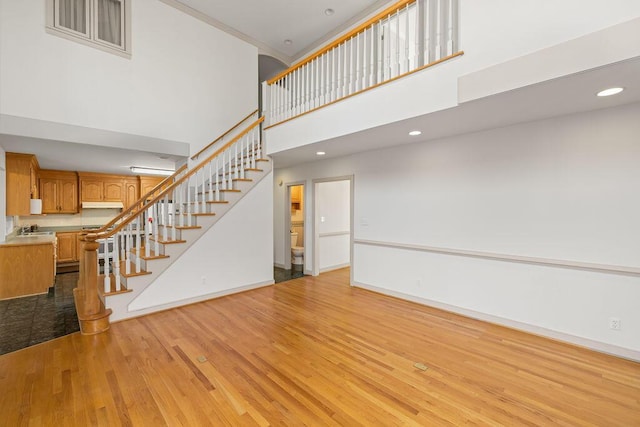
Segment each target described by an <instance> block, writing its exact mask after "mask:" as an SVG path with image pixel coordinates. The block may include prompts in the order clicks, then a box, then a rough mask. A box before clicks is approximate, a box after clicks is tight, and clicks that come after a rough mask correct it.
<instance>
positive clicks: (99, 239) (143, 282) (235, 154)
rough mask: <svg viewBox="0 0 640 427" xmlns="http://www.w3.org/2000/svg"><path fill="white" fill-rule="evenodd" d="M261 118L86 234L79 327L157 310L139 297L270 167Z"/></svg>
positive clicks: (94, 328) (92, 328)
mask: <svg viewBox="0 0 640 427" xmlns="http://www.w3.org/2000/svg"><path fill="white" fill-rule="evenodd" d="M262 121H263V118H259V119H258V120H256V121H254V122H253V123H251V124H250V125H248V126H247V127H246V128H245V129H244V130H242V131H240V132H239V133H238V134H237V135H236V136H235V137H233V138H231V140H230V141H229V142H228V143H226V144H224V145H222V146H221V147H220V148H217V149H215V151H214V152H213V154H211V155H210V156H208V157H207V158H205V159H204V160H203V161H201V162H200V163H198V164H196V165H194V166H191V167H187V168H182V169H180V170H179V171H177V172H176V174H174V175H173V176H172V177H169V178H168V179H167V180H165V181H163V183H161V184H160V185H159V186H157V187H156V188H154V189H153V190H152V191H151V192H150V193H149V194H146V195H144V196H143V197H142V198H141V199H140V200H139V201H138V202H137V203H136V204H134V205H133V206H132V207H131V208H129V209H128V210H127V211H125V212H123V213H122V214H121V215H120V216H119V217H118V218H116V219H114V220H113V221H112V222H111V223H109V224H107V226H105V227H103V228H102V229H100V230H98V231H97V232H95V233H87V234H86V235H84V236H83V238H82V239H81V240H82V243H81V252H82V253H81V257H80V278H79V282H78V287H77V288H76V289H75V290H74V296H75V299H76V309H77V311H78V319H79V320H80V327H81V331H82V333H84V334H94V333H99V332H102V331H104V330H107V329H108V328H109V322H110V321H114V320H121V319H126V318H130V317H135V316H139V315H141V314H146V313H148V312H150V311H157V310H148V309H147V310H140V309H138V308H136V307H135V300H136V298H138V297H139V296H140V295H141V294H142V293H143V292H144V291H145V290H146V289H148V288H149V286H150V285H151V284H152V283H153V282H154V281H156V279H158V277H160V276H161V275H162V274H163V272H165V271H166V270H167V269H168V268H169V267H170V266H171V264H173V263H174V262H176V261H177V260H178V259H179V258H180V257H181V256H182V255H183V254H184V253H185V252H186V251H187V250H188V249H189V247H191V246H192V245H193V244H194V243H195V242H196V241H197V240H198V239H200V238H201V237H202V236H203V235H204V234H205V233H207V231H208V230H209V229H211V228H212V227H213V226H214V225H215V224H216V223H217V222H218V221H219V220H220V219H221V218H222V217H223V216H224V215H225V214H226V213H227V212H229V211H230V210H231V209H232V208H233V207H234V205H236V204H237V203H238V202H239V201H240V200H241V199H242V198H243V197H244V196H245V195H246V194H247V193H248V192H249V191H250V190H251V189H252V188H254V187H255V186H256V185H257V184H258V183H259V182H260V181H261V180H262V179H263V178H264V177H265V176H267V175H269V173H270V172H271V167H272V166H271V162H270V161H269V159H266V158H264V157H263V156H262V154H263V153H264V151H263V147H262V141H261V138H260V134H261V132H260V127H259V125H260V124H261V123H262ZM214 142H215V141H214ZM214 148H215V147H214ZM200 155H201V153H198V155H197V156H200ZM194 157H195V156H194ZM203 280H204V279H203ZM176 285H177V286H179V284H176Z"/></svg>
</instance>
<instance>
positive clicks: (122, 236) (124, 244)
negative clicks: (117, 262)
mask: <svg viewBox="0 0 640 427" xmlns="http://www.w3.org/2000/svg"><path fill="white" fill-rule="evenodd" d="M125 230H126V227H125V228H124V229H123V230H120V231H119V232H118V238H119V239H120V245H119V248H120V256H119V257H118V259H126V258H127V253H126V250H127V249H126V248H127V242H126V240H125Z"/></svg>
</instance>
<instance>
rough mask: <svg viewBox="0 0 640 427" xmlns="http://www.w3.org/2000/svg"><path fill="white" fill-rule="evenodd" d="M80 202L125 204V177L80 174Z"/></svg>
mask: <svg viewBox="0 0 640 427" xmlns="http://www.w3.org/2000/svg"><path fill="white" fill-rule="evenodd" d="M78 176H79V177H80V201H81V202H122V203H123V204H124V202H125V185H124V183H125V177H124V176H121V175H106V174H98V173H91V172H80V173H78Z"/></svg>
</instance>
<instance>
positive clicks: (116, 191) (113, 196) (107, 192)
mask: <svg viewBox="0 0 640 427" xmlns="http://www.w3.org/2000/svg"><path fill="white" fill-rule="evenodd" d="M103 200H104V201H105V202H123V201H124V189H123V185H122V182H109V181H107V182H105V183H104V194H103Z"/></svg>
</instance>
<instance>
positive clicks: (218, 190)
mask: <svg viewBox="0 0 640 427" xmlns="http://www.w3.org/2000/svg"><path fill="white" fill-rule="evenodd" d="M219 159H220V156H216V202H219V201H220V176H219V175H218V173H219V172H218V171H219V170H220V166H219ZM222 173H223V175H222V176H224V164H223V165H222Z"/></svg>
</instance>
